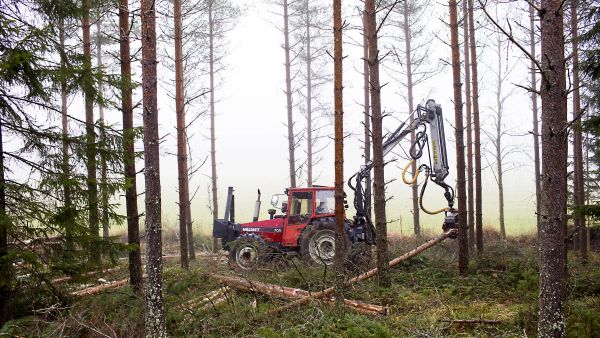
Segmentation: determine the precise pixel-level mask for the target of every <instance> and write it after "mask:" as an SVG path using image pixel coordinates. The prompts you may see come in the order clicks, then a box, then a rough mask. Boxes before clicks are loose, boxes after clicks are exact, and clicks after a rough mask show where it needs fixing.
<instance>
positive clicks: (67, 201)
mask: <svg viewBox="0 0 600 338" xmlns="http://www.w3.org/2000/svg"><path fill="white" fill-rule="evenodd" d="M58 26H59V27H58V31H59V33H58V40H59V44H60V49H61V52H62V51H64V49H65V39H66V37H65V21H64V19H60V20H59V23H58ZM60 66H61V68H63V69H65V68H66V67H67V60H66V55H64V54H61V60H60ZM67 98H68V93H67V81H66V80H65V79H62V80H61V82H60V111H61V122H62V168H61V169H62V174H63V177H64V179H63V180H64V183H63V199H64V201H63V205H64V209H65V211H66V212H68V213H69V214H70V215H71V214H72V208H73V197H72V194H71V184H70V183H69V181H68V179H69V178H71V167H70V165H69V111H68V104H67ZM74 225H75V220H74V217H72V216H71V217H69V220H67V221H66V222H65V241H66V249H67V254H68V255H71V254H72V253H73V251H74V250H75V246H74V244H73V227H74Z"/></svg>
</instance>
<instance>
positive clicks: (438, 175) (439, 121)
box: [348, 99, 456, 243]
mask: <svg viewBox="0 0 600 338" xmlns="http://www.w3.org/2000/svg"><path fill="white" fill-rule="evenodd" d="M415 113H416V116H414V118H413V122H412V123H408V124H407V123H406V122H402V123H401V124H400V126H399V127H398V128H396V130H395V131H394V132H392V133H391V134H389V135H388V136H387V137H386V138H385V140H384V141H383V157H384V158H385V157H386V155H387V154H389V153H390V152H391V151H392V149H394V148H395V147H396V146H397V145H398V144H399V143H400V142H401V141H402V140H403V139H404V138H405V137H407V136H408V135H410V133H411V132H413V131H415V132H417V134H416V140H415V142H414V143H413V144H412V145H411V147H410V156H411V158H412V160H411V163H412V161H415V160H418V159H419V158H421V156H422V155H423V150H424V149H425V147H427V148H428V150H429V160H430V165H426V164H422V165H421V166H420V167H419V171H422V170H424V171H425V172H426V173H427V179H431V180H432V181H433V182H434V183H436V184H437V185H439V186H441V187H442V188H444V190H445V192H444V197H445V198H446V200H447V202H448V208H447V209H446V208H445V209H442V210H439V212H441V211H446V220H445V222H444V227H445V228H447V227H453V225H454V224H455V221H456V212H455V210H454V209H453V208H452V206H453V205H454V190H453V189H452V187H450V186H449V185H448V184H446V183H445V182H444V179H445V178H446V177H447V176H448V173H449V168H450V167H449V165H448V155H447V153H446V137H445V134H444V118H443V114H442V107H441V105H439V104H437V103H435V101H434V100H431V99H430V100H427V103H426V104H425V106H421V105H418V106H417V109H416V110H415V111H414V112H412V114H415ZM428 126H429V137H428V136H427V127H428ZM409 165H410V163H409ZM406 168H408V165H407V167H406ZM406 168H405V171H406ZM371 169H373V162H372V161H370V162H369V163H367V164H365V165H364V166H362V167H361V169H360V171H359V172H357V173H356V174H354V175H353V176H352V177H350V179H349V180H348V186H349V187H350V188H351V189H352V190H354V207H355V209H356V215H355V216H354V221H355V224H359V225H364V226H365V227H366V228H367V229H366V230H367V231H366V232H365V234H366V236H365V238H364V240H365V241H366V242H368V243H371V242H373V241H374V240H375V227H374V226H373V223H372V222H371V219H370V215H369V214H370V212H368V210H369V209H370V205H367V203H366V201H365V198H364V195H365V190H364V188H363V183H364V181H365V179H366V178H367V177H368V176H369V175H370V173H371ZM416 175H417V173H415V178H414V179H413V182H412V183H414V182H415V181H416ZM353 181H354V183H353ZM405 182H406V180H405ZM426 182H427V181H425V183H424V184H423V188H422V190H421V197H420V201H421V203H420V205H421V208H422V209H423V210H425V209H424V208H423V204H422V201H423V193H424V190H425V187H426V185H427V184H426ZM408 183H411V182H408ZM425 211H426V210H425ZM426 212H427V211H426ZM429 213H431V212H429ZM435 213H437V212H435Z"/></svg>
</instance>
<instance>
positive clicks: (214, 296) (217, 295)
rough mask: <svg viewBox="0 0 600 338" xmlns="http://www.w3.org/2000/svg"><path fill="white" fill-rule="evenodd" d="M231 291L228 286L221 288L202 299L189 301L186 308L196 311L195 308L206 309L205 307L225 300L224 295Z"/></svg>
mask: <svg viewBox="0 0 600 338" xmlns="http://www.w3.org/2000/svg"><path fill="white" fill-rule="evenodd" d="M229 290H230V288H229V287H228V286H226V287H221V288H219V289H217V290H213V291H211V292H209V293H207V294H206V295H204V296H202V297H198V298H195V299H191V300H189V301H187V303H186V305H185V306H186V307H187V308H189V309H194V308H196V307H200V306H203V307H204V305H209V306H210V305H212V304H216V303H217V301H218V300H219V299H221V298H223V295H224V294H225V293H226V292H228V291H229ZM219 303H220V302H219Z"/></svg>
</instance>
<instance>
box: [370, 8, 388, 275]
mask: <svg viewBox="0 0 600 338" xmlns="http://www.w3.org/2000/svg"><path fill="white" fill-rule="evenodd" d="M365 12H366V15H365V25H366V28H367V41H368V46H369V78H370V81H369V82H370V84H371V125H372V127H373V130H372V134H373V174H374V177H373V178H374V184H373V191H374V195H375V201H374V202H375V225H376V229H377V268H378V269H379V274H378V275H377V276H378V283H379V285H380V286H383V287H389V286H390V284H391V281H390V276H389V266H388V261H389V253H388V240H387V220H386V215H385V176H384V171H383V165H384V162H383V133H382V122H383V117H382V115H381V86H380V84H379V50H378V47H377V21H376V20H377V19H376V12H375V0H365Z"/></svg>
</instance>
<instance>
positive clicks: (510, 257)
mask: <svg viewBox="0 0 600 338" xmlns="http://www.w3.org/2000/svg"><path fill="white" fill-rule="evenodd" d="M486 240H487V241H486V246H485V251H484V253H483V254H481V255H475V254H474V255H472V259H471V263H470V264H471V265H470V271H469V274H468V275H467V276H459V275H458V271H457V262H456V259H457V257H456V245H457V243H456V242H455V241H453V240H446V241H445V242H443V243H442V244H440V245H437V246H436V247H434V248H432V249H430V250H428V251H426V252H424V253H423V254H421V255H419V256H417V257H415V258H413V259H411V260H409V261H407V262H404V263H402V264H400V265H399V266H396V267H395V268H393V269H392V270H391V272H390V273H391V279H392V286H391V287H390V288H381V287H378V286H377V282H376V279H375V278H372V279H368V280H365V281H362V282H359V283H356V284H354V285H353V286H352V287H350V288H348V289H347V290H346V291H345V296H346V297H347V298H350V299H354V300H361V301H365V302H368V303H371V304H378V305H384V306H387V307H388V309H389V311H388V314H387V315H377V316H369V315H364V314H358V313H355V312H353V311H351V310H336V308H335V307H332V306H326V305H323V303H320V302H318V301H313V302H311V303H309V304H306V305H302V306H298V307H296V308H293V309H291V310H289V311H285V312H282V313H281V314H279V315H278V316H272V315H269V314H267V313H268V311H269V310H271V309H274V308H277V307H280V306H282V305H285V304H287V303H289V300H283V299H277V298H273V297H269V296H264V295H261V294H258V293H251V292H243V291H236V290H235V289H230V290H229V291H227V292H226V293H225V295H226V296H225V297H224V301H223V302H221V303H219V304H214V305H213V304H212V303H208V305H203V306H194V305H193V303H194V300H198V299H201V298H202V297H203V296H204V295H207V294H209V293H210V292H211V291H214V290H218V289H219V288H220V285H219V284H218V283H217V282H216V281H215V280H213V279H212V278H211V277H209V276H208V275H207V274H206V273H205V272H207V271H211V272H218V273H220V274H226V275H235V272H234V271H232V270H231V269H229V267H228V266H227V261H226V257H225V256H221V257H216V258H215V257H198V259H196V260H195V261H194V262H193V264H192V267H191V268H190V270H188V271H186V270H183V269H181V268H180V267H179V264H178V260H177V259H176V258H175V259H172V258H171V259H165V267H164V297H165V308H166V322H167V330H168V334H169V335H170V336H177V337H199V336H203V337H204V336H215V337H408V336H410V337H439V336H494V337H498V336H504V337H516V336H535V335H536V330H537V312H538V311H537V299H538V268H537V266H538V263H537V250H536V247H535V238H534V237H533V236H531V237H518V238H510V239H508V240H506V241H503V240H499V239H497V238H496V236H494V234H488V235H487V237H486ZM423 242H425V239H415V238H408V237H402V238H396V237H394V238H391V239H390V248H391V251H392V255H391V257H396V256H399V255H400V254H402V253H404V252H406V251H408V250H410V249H412V248H414V247H416V246H417V245H419V244H421V243H423ZM173 247H175V245H174V244H171V248H173ZM165 251H166V252H169V251H172V249H168V248H167V250H165ZM171 253H173V252H171ZM599 265H600V254H599V253H598V252H597V251H596V252H592V253H591V254H590V257H589V260H588V262H587V263H586V264H583V263H582V262H581V260H580V258H579V257H578V255H577V253H575V252H569V279H568V286H567V293H568V300H567V303H566V306H565V310H566V316H567V320H566V323H567V334H568V336H571V337H600V269H599V268H598V266H599ZM333 277H334V275H333V271H332V270H331V268H327V269H325V268H323V267H307V266H305V265H304V264H303V263H302V262H301V261H300V260H298V259H297V258H293V259H286V260H282V261H279V262H278V263H277V264H275V263H273V264H266V265H265V266H263V267H261V268H260V269H258V270H257V271H256V272H254V273H251V274H248V275H245V276H244V278H247V279H251V280H257V281H263V282H268V283H274V284H278V285H284V286H289V287H295V288H301V289H304V290H311V291H319V290H322V289H323V288H324V287H328V286H331V285H332V284H333ZM103 278H105V279H109V280H119V279H123V278H127V269H126V266H124V267H122V268H121V269H119V270H116V271H112V272H111V273H110V274H109V275H103ZM95 279H97V276H96V277H95ZM95 279H92V278H91V277H90V280H89V281H88V282H89V283H94V282H95ZM82 282H85V281H82V280H78V281H77V283H75V282H73V283H65V285H64V286H62V288H69V287H70V288H75V287H76V285H81V283H82ZM461 321H467V322H466V323H465V322H461ZM468 321H471V322H468ZM143 330H144V300H143V298H139V297H136V296H135V295H134V294H133V292H132V291H131V289H130V288H129V286H127V285H125V286H123V287H120V288H114V289H109V290H106V291H104V292H102V293H100V294H96V295H91V296H85V297H73V298H72V299H71V301H70V303H69V305H68V306H63V307H61V306H49V307H46V308H43V309H42V308H38V309H37V310H36V311H31V315H29V316H26V317H23V318H20V319H17V320H13V321H10V322H8V323H7V324H5V325H4V327H2V329H1V330H0V337H4V336H24V337H30V336H31V337H62V336H66V337H75V336H77V337H80V336H84V337H135V336H143Z"/></svg>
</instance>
